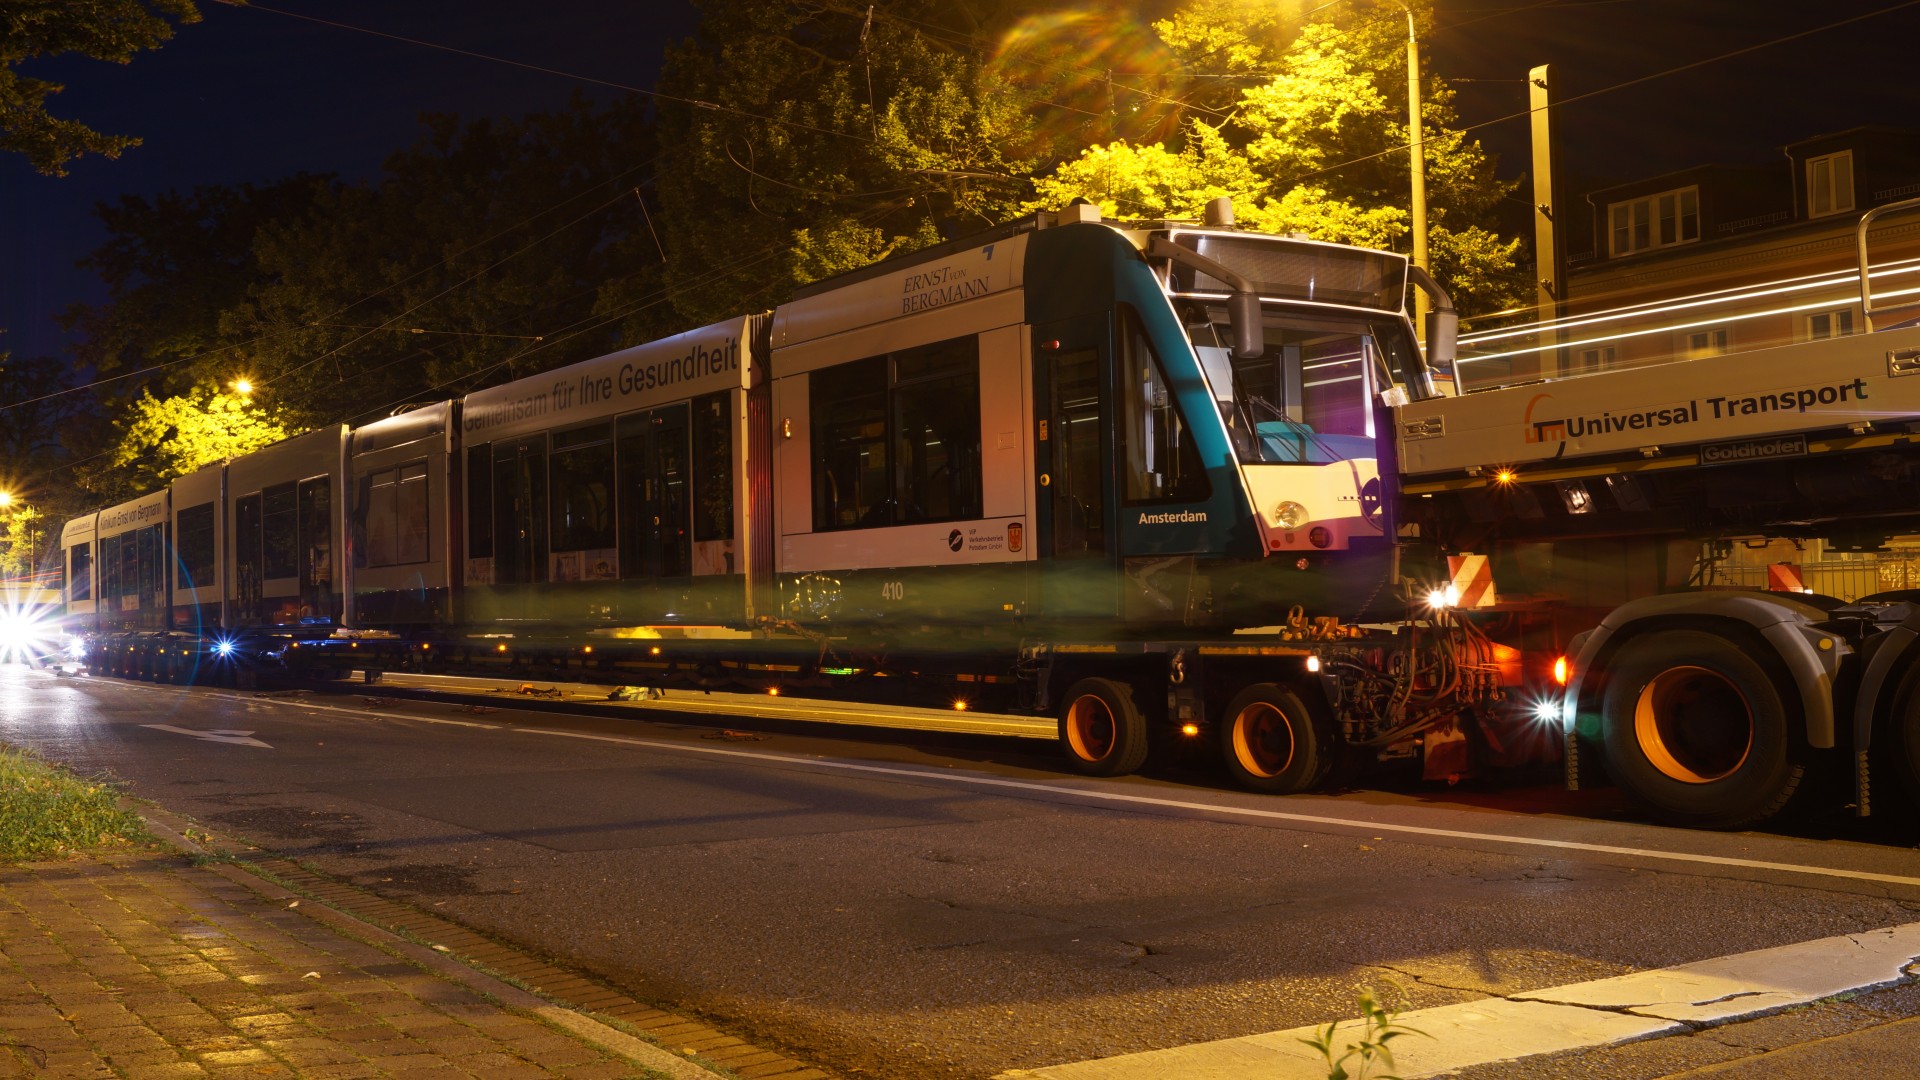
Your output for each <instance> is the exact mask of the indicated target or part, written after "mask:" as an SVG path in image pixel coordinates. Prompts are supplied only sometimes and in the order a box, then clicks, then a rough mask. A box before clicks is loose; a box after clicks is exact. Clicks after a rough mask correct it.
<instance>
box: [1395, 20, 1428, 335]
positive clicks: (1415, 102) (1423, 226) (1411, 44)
mask: <svg viewBox="0 0 1920 1080" xmlns="http://www.w3.org/2000/svg"><path fill="white" fill-rule="evenodd" d="M1400 7H1401V10H1403V11H1405V12H1406V13H1407V135H1408V142H1409V145H1408V147H1407V149H1408V151H1409V153H1410V155H1411V158H1412V160H1411V163H1410V167H1409V169H1408V171H1409V172H1411V173H1412V174H1413V265H1415V266H1417V267H1419V268H1420V269H1422V270H1431V269H1432V267H1430V266H1428V265H1427V151H1426V146H1425V145H1424V140H1423V139H1422V137H1421V133H1420V39H1419V37H1418V36H1417V35H1416V33H1415V30H1414V25H1413V9H1412V8H1410V7H1407V6H1406V5H1405V4H1402V5H1400ZM1426 316H1427V294H1426V293H1425V292H1423V291H1421V290H1419V289H1415V290H1414V291H1413V325H1414V326H1415V327H1416V328H1417V327H1421V326H1424V325H1426Z"/></svg>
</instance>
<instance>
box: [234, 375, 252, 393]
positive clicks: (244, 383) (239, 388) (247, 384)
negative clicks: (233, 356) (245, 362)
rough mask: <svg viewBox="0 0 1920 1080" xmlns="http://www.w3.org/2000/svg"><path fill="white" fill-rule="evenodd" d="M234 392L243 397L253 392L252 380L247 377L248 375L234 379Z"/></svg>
mask: <svg viewBox="0 0 1920 1080" xmlns="http://www.w3.org/2000/svg"><path fill="white" fill-rule="evenodd" d="M233 392H234V393H236V394H239V395H240V396H241V397H247V396H248V395H250V394H252V393H253V383H252V381H251V380H249V379H247V378H246V376H244V375H243V376H241V377H240V378H238V379H235V380H233Z"/></svg>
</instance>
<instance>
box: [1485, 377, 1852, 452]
mask: <svg viewBox="0 0 1920 1080" xmlns="http://www.w3.org/2000/svg"><path fill="white" fill-rule="evenodd" d="M1867 397H1868V395H1867V383H1866V380H1865V379H1853V380H1852V381H1850V382H1843V383H1826V384H1823V385H1819V386H1808V387H1795V388H1792V389H1787V390H1780V391H1777V392H1775V393H1770V394H1753V395H1749V396H1744V397H1735V396H1731V395H1729V396H1726V397H1701V398H1693V399H1691V400H1689V401H1686V402H1673V403H1670V404H1666V405H1660V406H1656V407H1653V408H1647V409H1635V410H1625V411H1620V412H1615V411H1614V410H1611V409H1602V410H1600V411H1599V412H1592V413H1568V412H1562V411H1561V410H1560V408H1559V407H1558V406H1556V405H1554V404H1551V403H1552V401H1553V395H1552V394H1535V395H1534V396H1533V397H1532V399H1530V400H1529V401H1528V402H1527V408H1526V412H1525V414H1524V415H1523V416H1522V418H1521V423H1522V424H1523V426H1524V428H1525V430H1524V432H1523V437H1524V439H1525V441H1526V442H1528V443H1554V442H1565V441H1567V440H1568V439H1584V438H1588V437H1591V436H1597V435H1614V434H1620V433H1624V432H1628V431H1659V430H1663V429H1668V428H1677V427H1688V426H1690V425H1697V424H1709V425H1710V424H1712V423H1713V422H1715V421H1726V420H1735V419H1739V418H1742V417H1748V416H1759V415H1762V414H1765V413H1798V414H1805V413H1808V412H1811V411H1813V410H1815V409H1819V408H1821V407H1823V406H1831V405H1843V404H1847V403H1849V402H1859V401H1865V400H1867ZM1701 434H1703V435H1704V434H1706V432H1702V433H1701ZM1703 460H1704V459H1703ZM1747 460H1751V459H1747Z"/></svg>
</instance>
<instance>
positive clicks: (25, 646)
mask: <svg viewBox="0 0 1920 1080" xmlns="http://www.w3.org/2000/svg"><path fill="white" fill-rule="evenodd" d="M53 615H54V612H53V609H52V608H50V607H46V606H43V605H40V604H33V603H25V604H15V603H13V602H12V601H7V602H5V603H4V604H0V663H7V662H10V661H14V660H21V661H26V662H29V663H31V662H32V661H34V660H36V659H38V658H39V657H41V656H43V655H45V654H47V653H49V652H53V651H55V646H54V641H55V639H56V638H57V637H58V634H59V631H58V630H57V628H56V627H55V626H54V625H53Z"/></svg>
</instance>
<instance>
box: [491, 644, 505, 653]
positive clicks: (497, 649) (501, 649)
mask: <svg viewBox="0 0 1920 1080" xmlns="http://www.w3.org/2000/svg"><path fill="white" fill-rule="evenodd" d="M493 651H494V652H506V651H507V643H506V642H504V641H503V642H501V643H500V644H498V645H495V646H494V647H493Z"/></svg>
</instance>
